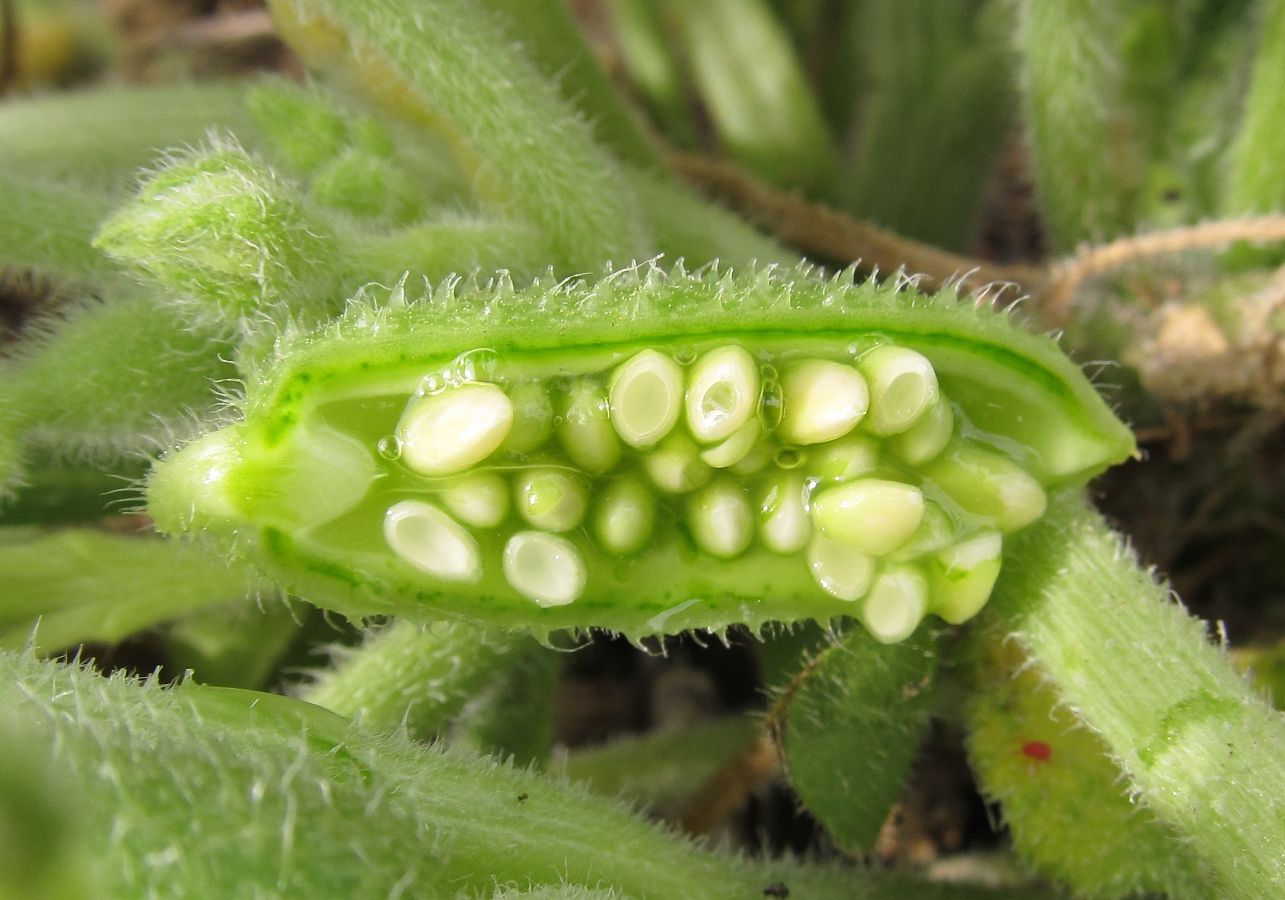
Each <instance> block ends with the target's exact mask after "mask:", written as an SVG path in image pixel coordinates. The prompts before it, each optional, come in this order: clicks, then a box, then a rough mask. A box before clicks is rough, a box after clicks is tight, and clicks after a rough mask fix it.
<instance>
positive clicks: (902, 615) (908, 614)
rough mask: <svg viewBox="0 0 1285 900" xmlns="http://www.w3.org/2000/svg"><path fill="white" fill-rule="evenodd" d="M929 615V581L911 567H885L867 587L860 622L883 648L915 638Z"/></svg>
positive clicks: (916, 569) (915, 568)
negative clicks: (867, 591) (918, 629)
mask: <svg viewBox="0 0 1285 900" xmlns="http://www.w3.org/2000/svg"><path fill="white" fill-rule="evenodd" d="M927 612H928V579H927V578H925V577H924V573H923V572H921V571H919V569H918V568H917V567H915V566H912V565H905V564H903V565H895V566H888V567H887V568H886V569H884V570H883V571H882V572H880V573H879V574H878V575H877V576H875V580H874V582H873V583H872V584H871V585H870V592H869V593H868V594H867V595H866V600H865V603H864V604H862V607H861V621H862V622H863V623H864V624H865V626H866V628H867V629H868V630H869V631H870V633H871V634H872V635H874V638H875V640H877V641H880V642H881V643H884V644H895V643H897V642H898V641H904V640H905V639H906V638H908V637H910V635H912V634H914V631H915V629H916V628H918V627H919V623H920V622H922V621H923V618H924V616H925V615H926V614H927Z"/></svg>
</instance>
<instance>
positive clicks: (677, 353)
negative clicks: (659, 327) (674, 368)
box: [674, 347, 696, 366]
mask: <svg viewBox="0 0 1285 900" xmlns="http://www.w3.org/2000/svg"><path fill="white" fill-rule="evenodd" d="M674 359H675V360H676V361H677V362H678V364H679V365H680V366H690V365H691V364H692V363H694V362H696V348H695V347H675V348H674Z"/></svg>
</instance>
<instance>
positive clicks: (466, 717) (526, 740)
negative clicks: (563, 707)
mask: <svg viewBox="0 0 1285 900" xmlns="http://www.w3.org/2000/svg"><path fill="white" fill-rule="evenodd" d="M500 663H501V665H499V666H497V667H496V671H495V676H494V679H493V680H494V683H493V684H492V685H491V686H490V687H489V688H488V689H487V690H485V691H483V692H482V693H481V694H480V695H479V696H477V697H476V698H475V699H474V700H473V702H471V703H469V704H468V706H467V707H466V708H465V710H464V714H463V715H462V716H461V719H460V721H459V722H457V723H456V728H455V729H454V730H455V733H456V736H457V737H462V738H463V739H464V743H465V744H466V745H467V746H469V747H473V748H475V749H477V750H478V751H480V752H482V753H488V754H490V755H492V756H495V757H497V758H499V759H507V760H510V761H512V763H513V765H515V766H523V767H527V766H534V767H537V768H543V767H544V765H545V764H546V763H547V762H548V761H549V753H550V752H551V751H552V749H553V716H554V700H555V695H556V694H557V690H558V676H559V674H561V672H562V654H561V653H559V652H558V651H556V650H552V649H549V648H548V647H542V646H540V645H539V644H538V643H536V641H535V640H533V639H529V638H528V639H526V640H519V641H517V642H516V646H515V647H514V648H513V649H512V650H511V651H510V652H509V653H508V654H507V655H506V656H505V657H504V658H503V659H501V660H500Z"/></svg>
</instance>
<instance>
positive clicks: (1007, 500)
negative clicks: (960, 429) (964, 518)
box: [923, 444, 1048, 533]
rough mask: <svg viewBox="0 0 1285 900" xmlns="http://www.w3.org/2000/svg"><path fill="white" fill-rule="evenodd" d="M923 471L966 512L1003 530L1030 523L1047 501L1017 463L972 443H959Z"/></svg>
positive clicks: (1006, 530) (1041, 513)
mask: <svg viewBox="0 0 1285 900" xmlns="http://www.w3.org/2000/svg"><path fill="white" fill-rule="evenodd" d="M923 474H924V478H925V479H927V480H928V481H931V482H932V483H933V484H935V485H937V487H939V488H941V489H942V490H943V491H945V492H946V493H947V494H949V495H950V497H951V499H952V500H954V501H955V502H956V503H958V504H959V505H960V506H961V507H963V508H964V509H965V510H966V511H967V512H970V513H972V514H973V515H975V516H978V517H980V518H982V519H984V520H986V522H987V523H988V524H990V525H994V526H995V527H996V528H998V529H999V530H1000V531H1002V532H1004V533H1008V532H1010V531H1016V530H1017V529H1018V528H1024V527H1025V526H1027V525H1029V524H1031V523H1032V522H1034V521H1035V520H1036V519H1038V518H1039V517H1040V516H1042V515H1044V509H1045V507H1046V506H1047V505H1048V496H1047V495H1046V494H1045V493H1044V488H1042V487H1040V483H1039V482H1038V481H1036V480H1035V479H1034V478H1033V477H1031V476H1030V475H1029V474H1027V472H1026V471H1025V470H1024V469H1022V468H1021V467H1020V466H1018V465H1017V463H1015V462H1013V461H1012V460H1010V459H1008V458H1007V457H1004V456H1000V455H999V454H998V453H993V452H992V451H990V450H985V449H983V448H982V447H979V446H977V445H975V444H960V445H959V446H957V447H955V449H953V450H952V451H950V452H949V453H948V454H947V455H946V456H943V457H941V458H940V459H938V460H937V461H935V462H933V463H932V464H931V465H929V466H928V467H927V468H926V469H925V470H924V473H923Z"/></svg>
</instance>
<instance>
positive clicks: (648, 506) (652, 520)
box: [593, 475, 656, 556]
mask: <svg viewBox="0 0 1285 900" xmlns="http://www.w3.org/2000/svg"><path fill="white" fill-rule="evenodd" d="M655 527H656V498H655V496H653V494H652V492H651V490H650V489H648V487H647V485H646V484H645V483H644V482H643V480H642V479H641V478H639V477H637V476H636V475H621V476H619V477H617V478H615V479H613V480H612V481H611V483H610V484H608V485H607V487H606V489H605V490H603V492H602V496H601V498H600V499H599V500H598V505H597V506H596V507H595V508H594V512H593V532H594V535H595V536H596V537H597V538H598V544H599V545H600V546H601V547H602V548H603V549H604V550H606V551H607V552H608V553H611V554H614V555H616V556H632V555H633V554H635V553H637V552H638V551H639V550H641V549H642V548H643V547H645V546H646V545H647V541H648V540H650V538H651V535H652V531H653V530H654V529H655Z"/></svg>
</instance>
